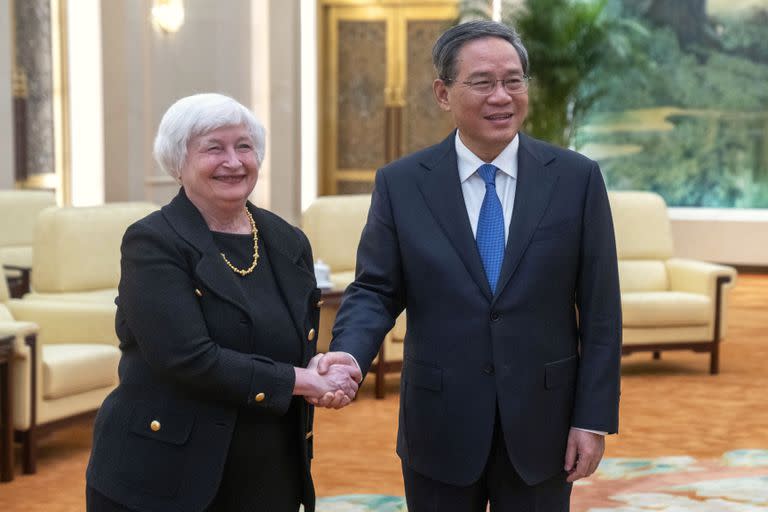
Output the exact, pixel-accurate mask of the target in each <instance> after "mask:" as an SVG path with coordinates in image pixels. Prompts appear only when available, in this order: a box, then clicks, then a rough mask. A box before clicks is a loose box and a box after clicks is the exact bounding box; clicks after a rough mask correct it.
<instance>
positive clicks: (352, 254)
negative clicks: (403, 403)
mask: <svg viewBox="0 0 768 512" xmlns="http://www.w3.org/2000/svg"><path fill="white" fill-rule="evenodd" d="M370 206H371V196H370V195H368V194H359V195H340V196H323V197H319V198H317V199H316V200H315V201H314V202H313V203H312V204H311V205H310V206H309V208H307V210H306V211H305V212H304V214H303V215H302V219H301V220H302V228H303V230H304V232H305V233H306V235H307V237H308V238H309V241H310V243H311V244H312V252H313V254H314V256H315V259H316V260H322V261H323V262H324V263H326V264H327V265H328V266H329V267H330V269H331V282H332V283H333V290H334V291H337V292H341V291H344V290H345V289H346V288H347V286H348V285H349V284H350V283H351V282H352V281H354V280H355V262H356V257H357V245H358V243H359V242H360V234H361V233H362V231H363V227H364V226H365V222H366V219H367V218H368V209H369V207H370ZM327 304H328V305H326V306H325V307H323V308H322V309H321V310H320V336H319V338H318V342H319V344H318V349H319V350H322V349H321V346H322V345H321V344H322V343H323V342H325V343H326V345H325V348H326V349H327V343H329V342H330V337H331V336H330V331H331V327H332V326H333V322H334V320H335V318H336V311H337V309H338V305H335V307H334V305H333V304H330V301H328V303H327ZM405 325H406V316H405V312H403V314H401V315H400V316H399V317H398V318H397V321H396V322H395V326H394V327H393V328H392V331H390V333H389V334H387V336H386V338H384V343H382V345H381V350H380V351H379V355H378V356H377V357H376V359H375V360H374V364H373V366H371V371H372V372H373V373H374V375H376V397H377V398H384V396H385V395H386V390H385V386H384V384H385V378H386V374H387V373H397V372H400V371H401V370H402V366H403V341H404V340H405Z"/></svg>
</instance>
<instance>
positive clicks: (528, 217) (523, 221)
mask: <svg viewBox="0 0 768 512" xmlns="http://www.w3.org/2000/svg"><path fill="white" fill-rule="evenodd" d="M534 144H535V142H534V141H533V140H532V139H530V138H529V137H526V136H525V135H523V134H522V133H521V134H520V148H519V149H518V155H517V161H518V164H517V187H516V190H515V206H514V208H513V210H512V220H511V221H510V223H509V235H508V236H507V247H506V250H505V252H504V262H503V263H502V265H501V275H500V276H499V282H498V284H497V286H496V297H498V296H499V294H500V293H501V292H502V291H503V290H504V287H505V286H506V285H507V283H508V282H509V280H510V279H511V278H512V275H513V274H514V273H515V270H516V269H517V266H518V265H519V264H520V259H521V258H522V257H523V254H524V253H525V250H526V248H527V247H528V244H529V243H530V241H531V237H532V236H533V232H534V231H535V230H536V227H537V226H538V225H539V222H540V221H541V218H542V216H543V215H544V212H545V211H546V209H547V206H548V205H549V202H550V200H551V197H552V192H553V191H554V187H555V183H557V176H556V175H553V174H552V173H550V172H548V171H547V169H546V168H545V165H546V164H547V163H549V162H550V161H552V159H554V155H552V154H551V153H544V152H540V151H537V148H536V147H535V145H534Z"/></svg>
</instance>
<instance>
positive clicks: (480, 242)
mask: <svg viewBox="0 0 768 512" xmlns="http://www.w3.org/2000/svg"><path fill="white" fill-rule="evenodd" d="M477 173H478V174H479V175H480V177H481V178H483V181H485V197H484V198H483V205H482V206H481V207H480V217H479V218H478V220H477V250H478V251H479V252H480V259H481V260H483V267H484V268H485V276H486V277H487V278H488V284H490V285H491V292H492V293H494V294H495V293H496V283H497V282H498V280H499V274H500V273H501V262H502V261H503V260H504V210H502V208H501V201H499V195H498V194H497V193H496V167H495V166H493V165H491V164H483V165H481V166H480V168H479V169H477Z"/></svg>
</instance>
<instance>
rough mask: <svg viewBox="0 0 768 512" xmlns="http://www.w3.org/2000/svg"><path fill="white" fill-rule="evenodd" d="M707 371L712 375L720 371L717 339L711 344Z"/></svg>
mask: <svg viewBox="0 0 768 512" xmlns="http://www.w3.org/2000/svg"><path fill="white" fill-rule="evenodd" d="M709 373H710V374H712V375H717V374H718V373H720V343H719V342H717V341H716V342H715V343H713V344H712V356H711V358H710V360H709Z"/></svg>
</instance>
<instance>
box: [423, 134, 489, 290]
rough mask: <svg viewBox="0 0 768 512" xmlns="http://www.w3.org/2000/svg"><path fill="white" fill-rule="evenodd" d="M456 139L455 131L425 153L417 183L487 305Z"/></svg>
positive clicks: (481, 264)
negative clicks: (460, 174) (422, 168)
mask: <svg viewBox="0 0 768 512" xmlns="http://www.w3.org/2000/svg"><path fill="white" fill-rule="evenodd" d="M455 136H456V131H455V130H454V131H453V132H452V133H451V135H449V136H448V137H447V138H446V139H445V140H444V141H443V142H441V143H440V144H439V145H437V146H436V147H435V149H434V151H433V152H430V153H428V156H427V157H426V158H425V160H424V161H423V162H422V163H421V165H422V166H423V167H425V168H426V171H425V172H424V173H423V175H422V177H421V179H420V180H419V182H418V183H419V188H420V190H421V193H422V196H423V197H424V201H425V202H426V203H427V206H428V207H429V209H430V211H431V212H432V215H434V217H435V219H436V220H437V223H438V224H439V225H440V227H441V229H442V230H443V232H444V233H445V235H446V236H447V237H448V239H449V240H450V241H451V244H452V245H453V247H454V248H455V249H456V252H457V253H458V255H459V258H461V261H462V262H463V263H464V266H465V267H466V269H467V272H469V275H470V276H472V279H473V280H474V281H475V282H476V283H477V286H478V287H479V288H480V290H482V292H483V294H485V296H486V297H487V298H488V300H489V301H490V300H491V298H492V294H491V287H490V285H488V279H487V278H486V277H485V270H484V269H483V262H482V260H481V259H480V253H479V252H478V251H477V245H476V244H475V237H474V236H473V235H472V226H471V225H470V223H469V217H468V216H467V209H466V208H465V206H464V195H463V194H462V192H461V182H460V181H459V168H458V165H457V163H456V146H455V142H454V137H455Z"/></svg>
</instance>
